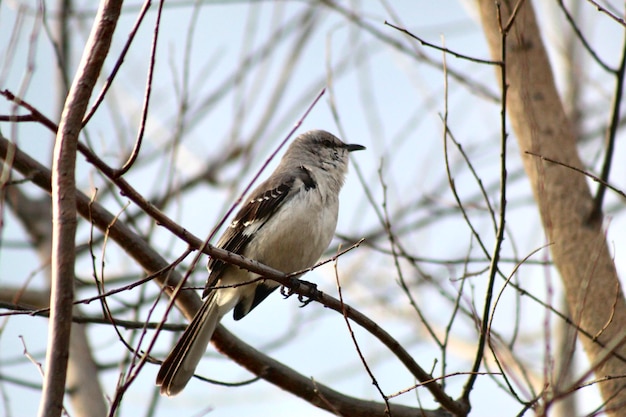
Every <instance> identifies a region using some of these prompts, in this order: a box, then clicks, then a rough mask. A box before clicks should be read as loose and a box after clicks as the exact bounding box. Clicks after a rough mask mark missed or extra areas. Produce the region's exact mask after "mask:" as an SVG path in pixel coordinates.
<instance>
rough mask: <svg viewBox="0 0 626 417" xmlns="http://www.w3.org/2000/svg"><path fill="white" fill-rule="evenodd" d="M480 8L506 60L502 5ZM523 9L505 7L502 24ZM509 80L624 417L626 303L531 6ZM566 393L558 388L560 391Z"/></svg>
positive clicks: (549, 225) (582, 309)
mask: <svg viewBox="0 0 626 417" xmlns="http://www.w3.org/2000/svg"><path fill="white" fill-rule="evenodd" d="M477 4H478V7H479V8H480V13H481V19H482V24H483V28H484V31H485V33H486V36H487V40H488V43H489V47H490V50H491V54H492V56H493V58H494V59H497V60H501V59H502V35H501V31H500V26H499V24H498V14H497V10H496V1H494V0H479V1H478V3H477ZM516 4H517V2H514V1H501V2H500V5H501V6H500V7H501V11H500V12H501V17H502V26H505V25H506V22H507V21H508V20H509V18H510V16H511V14H512V13H513V10H514V8H515V7H516ZM506 78H507V84H508V86H509V87H508V88H509V89H508V102H507V106H508V115H509V117H510V120H511V123H512V126H513V130H514V132H515V136H516V138H517V140H518V142H519V148H520V150H521V152H522V159H523V161H524V167H525V170H526V172H527V174H528V177H529V179H530V182H531V185H532V189H533V192H534V196H535V199H536V201H537V205H538V207H539V211H540V214H541V219H542V222H543V227H544V230H545V233H546V235H547V237H548V241H549V243H551V246H550V249H551V252H552V257H553V260H554V263H555V265H556V267H557V268H558V271H559V273H560V275H561V278H562V281H563V286H564V288H565V291H566V297H567V302H568V305H569V309H570V312H571V314H572V319H573V320H574V322H576V323H577V324H578V325H579V326H580V328H581V329H583V330H584V331H586V333H587V334H590V335H593V336H595V337H594V339H597V340H592V338H590V337H588V336H585V335H581V338H580V340H581V341H582V343H583V346H584V348H585V350H586V352H587V355H588V358H589V361H590V362H591V364H592V366H593V370H594V372H595V375H596V378H597V379H598V380H602V382H599V383H598V387H599V389H600V391H601V394H602V396H603V398H604V399H605V400H606V409H607V411H611V413H610V414H611V415H618V414H620V412H619V411H616V410H620V409H621V410H623V409H624V408H626V390H625V389H623V388H624V387H626V381H624V379H623V375H625V374H626V361H625V360H623V358H626V346H624V339H625V335H626V332H625V329H626V304H625V302H624V296H623V293H622V289H621V286H620V283H619V280H618V277H617V273H616V270H615V266H614V264H613V260H612V258H611V253H610V252H609V248H608V245H607V242H606V239H605V235H604V232H603V230H602V222H601V219H596V220H595V221H594V220H591V211H592V203H593V200H592V195H591V192H590V190H589V187H588V185H587V181H586V178H585V176H584V175H582V174H580V173H578V172H576V171H574V170H572V169H571V168H568V167H567V166H571V167H576V168H582V167H583V164H582V162H581V160H580V158H579V156H578V153H577V152H578V151H577V148H576V140H575V136H574V134H573V132H572V129H571V126H570V123H569V121H568V119H567V117H566V115H565V111H564V109H563V105H562V103H561V101H560V98H559V95H558V93H557V90H556V86H555V83H554V78H553V75H552V70H551V67H550V62H549V60H548V56H547V54H546V50H545V48H544V46H543V43H542V40H541V36H540V33H539V28H538V26H537V22H536V19H535V15H534V11H533V7H532V3H531V2H530V1H525V2H523V4H522V5H521V7H520V8H519V11H518V13H517V16H516V17H515V20H514V23H513V25H512V27H511V30H510V32H509V33H508V36H507V38H506ZM526 152H532V153H534V154H538V155H541V156H543V157H546V158H550V159H552V160H556V161H559V162H560V163H563V164H565V165H567V166H563V165H560V164H555V163H553V162H548V161H546V160H544V159H541V158H538V157H536V156H533V155H530V154H528V153H526ZM555 354H557V355H558V354H559V353H558V352H555ZM604 378H606V380H605V379H604ZM564 388H565V387H552V391H553V392H559V391H560V390H562V389H564Z"/></svg>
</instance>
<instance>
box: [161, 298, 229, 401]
mask: <svg viewBox="0 0 626 417" xmlns="http://www.w3.org/2000/svg"><path fill="white" fill-rule="evenodd" d="M214 296H215V292H214V293H213V294H211V295H209V297H207V299H206V300H204V303H203V304H202V307H200V310H198V312H197V313H196V315H195V316H194V318H193V320H192V321H191V323H189V326H187V329H185V332H184V333H183V335H182V336H181V337H180V339H179V340H178V342H177V343H176V346H174V348H173V349H172V351H171V352H170V354H169V355H168V356H167V358H165V360H164V361H163V364H162V365H161V369H159V373H158V375H157V379H156V384H157V385H159V386H160V387H161V395H167V396H168V397H173V396H174V395H176V394H178V393H179V392H181V391H182V390H183V388H185V385H187V382H189V380H190V379H191V377H192V376H193V374H194V372H195V370H196V366H198V363H199V362H200V359H202V356H203V355H204V352H205V351H206V348H207V346H208V344H209V341H210V340H211V336H213V332H214V331H215V328H216V327H217V323H219V321H220V318H221V316H222V315H221V313H220V307H219V305H217V303H215V302H214Z"/></svg>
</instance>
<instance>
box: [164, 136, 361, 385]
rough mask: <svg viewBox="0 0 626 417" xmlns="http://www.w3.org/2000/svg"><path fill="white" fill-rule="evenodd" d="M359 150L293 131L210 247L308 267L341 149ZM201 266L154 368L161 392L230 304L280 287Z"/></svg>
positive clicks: (282, 265) (317, 248) (195, 359)
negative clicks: (196, 299)
mask: <svg viewBox="0 0 626 417" xmlns="http://www.w3.org/2000/svg"><path fill="white" fill-rule="evenodd" d="M363 149H365V147H364V146H362V145H356V144H346V143H344V142H342V141H341V140H340V139H339V138H337V137H336V136H335V135H333V134H331V133H329V132H327V131H324V130H311V131H308V132H305V133H302V134H300V135H299V136H298V137H296V138H295V139H294V140H293V142H292V143H291V145H290V146H289V147H288V149H287V150H286V151H285V153H284V155H283V157H282V158H281V161H280V163H279V164H278V166H277V167H276V169H275V170H274V172H273V173H272V174H271V175H270V176H269V177H268V178H267V179H266V180H265V181H264V182H262V183H261V184H260V185H259V186H258V187H256V188H255V189H254V190H253V191H252V192H251V193H250V195H249V196H248V197H247V198H246V199H245V200H244V205H243V206H242V207H241V209H240V210H239V211H238V212H237V214H236V216H235V218H234V219H233V220H232V222H231V223H230V225H229V226H228V227H227V229H226V230H225V232H224V234H223V235H222V236H221V238H220V239H219V240H218V242H217V244H216V246H217V247H219V248H222V249H225V250H227V251H229V252H234V253H237V254H240V255H243V256H244V257H246V258H249V259H254V260H256V261H258V262H260V263H262V264H264V265H267V266H270V267H272V268H274V269H277V270H279V271H281V272H283V273H286V274H289V273H293V272H297V271H301V270H304V269H307V268H310V267H312V266H314V265H315V263H316V262H317V261H318V260H319V258H320V257H321V256H322V254H323V252H324V251H325V250H326V248H327V247H328V245H329V244H330V241H331V239H332V237H333V235H334V233H335V228H336V226H337V217H338V212H339V192H340V190H341V188H342V186H343V184H344V181H345V178H346V174H347V171H348V155H349V153H350V152H353V151H358V150H363ZM207 266H208V270H209V277H208V279H207V281H206V285H205V288H204V292H203V294H202V298H203V303H202V306H201V307H200V309H199V310H198V312H197V313H196V315H195V316H194V318H193V319H192V321H191V323H190V324H189V325H188V326H187V328H186V329H185V331H184V332H183V334H182V335H181V337H180V339H179V340H178V342H177V343H176V344H175V346H174V347H173V348H172V350H171V352H170V353H169V355H168V356H167V357H166V359H165V360H164V361H163V363H162V365H161V368H160V369H159V372H158V375H157V378H156V385H158V386H160V392H161V395H165V396H168V397H171V396H175V395H177V394H179V393H180V392H181V391H182V390H183V389H184V388H185V386H186V385H187V383H188V382H189V380H190V379H191V377H192V376H193V374H194V372H195V369H196V367H197V365H198V363H199V362H200V359H201V358H202V356H203V355H204V353H205V351H206V349H207V347H208V344H209V342H210V340H211V337H212V336H213V332H214V331H215V328H216V327H217V325H218V323H219V322H220V320H221V318H222V317H223V316H224V315H225V314H227V313H228V312H229V311H231V310H232V311H233V318H234V319H235V320H240V319H242V318H243V317H245V316H246V315H247V314H248V313H249V312H250V311H251V310H252V309H254V308H255V307H256V306H257V305H259V303H261V302H262V301H263V300H265V298H266V297H267V296H269V295H270V294H271V293H272V292H273V291H274V290H275V289H276V288H278V287H279V286H280V284H278V283H277V282H276V281H272V280H269V279H265V280H263V279H259V278H262V277H260V276H259V275H258V274H255V273H252V272H249V271H247V270H245V269H242V268H239V267H237V266H235V265H230V264H227V263H225V262H223V261H221V260H219V259H216V258H211V257H210V258H209V261H208V265H207ZM248 282H249V284H246V283H248Z"/></svg>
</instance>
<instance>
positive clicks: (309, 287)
mask: <svg viewBox="0 0 626 417" xmlns="http://www.w3.org/2000/svg"><path fill="white" fill-rule="evenodd" d="M291 284H292V285H291V286H290V287H285V286H282V287H280V294H281V295H282V296H283V297H285V298H289V297H291V296H292V295H294V294H298V301H300V303H301V305H300V308H302V307H306V306H307V305H309V303H311V301H313V300H314V298H315V297H314V295H315V293H316V292H317V284H315V283H313V282H309V281H304V280H300V279H297V278H293V279H292V280H291ZM300 288H303V289H304V290H306V292H307V293H306V294H302V293H297V290H298V289H300Z"/></svg>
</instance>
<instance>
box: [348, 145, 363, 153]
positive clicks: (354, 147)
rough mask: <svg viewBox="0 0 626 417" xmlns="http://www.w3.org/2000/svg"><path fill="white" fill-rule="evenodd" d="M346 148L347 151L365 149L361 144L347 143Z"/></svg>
mask: <svg viewBox="0 0 626 417" xmlns="http://www.w3.org/2000/svg"><path fill="white" fill-rule="evenodd" d="M346 149H347V150H348V152H353V151H362V150H363V149H365V146H363V145H355V144H349V145H346Z"/></svg>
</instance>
